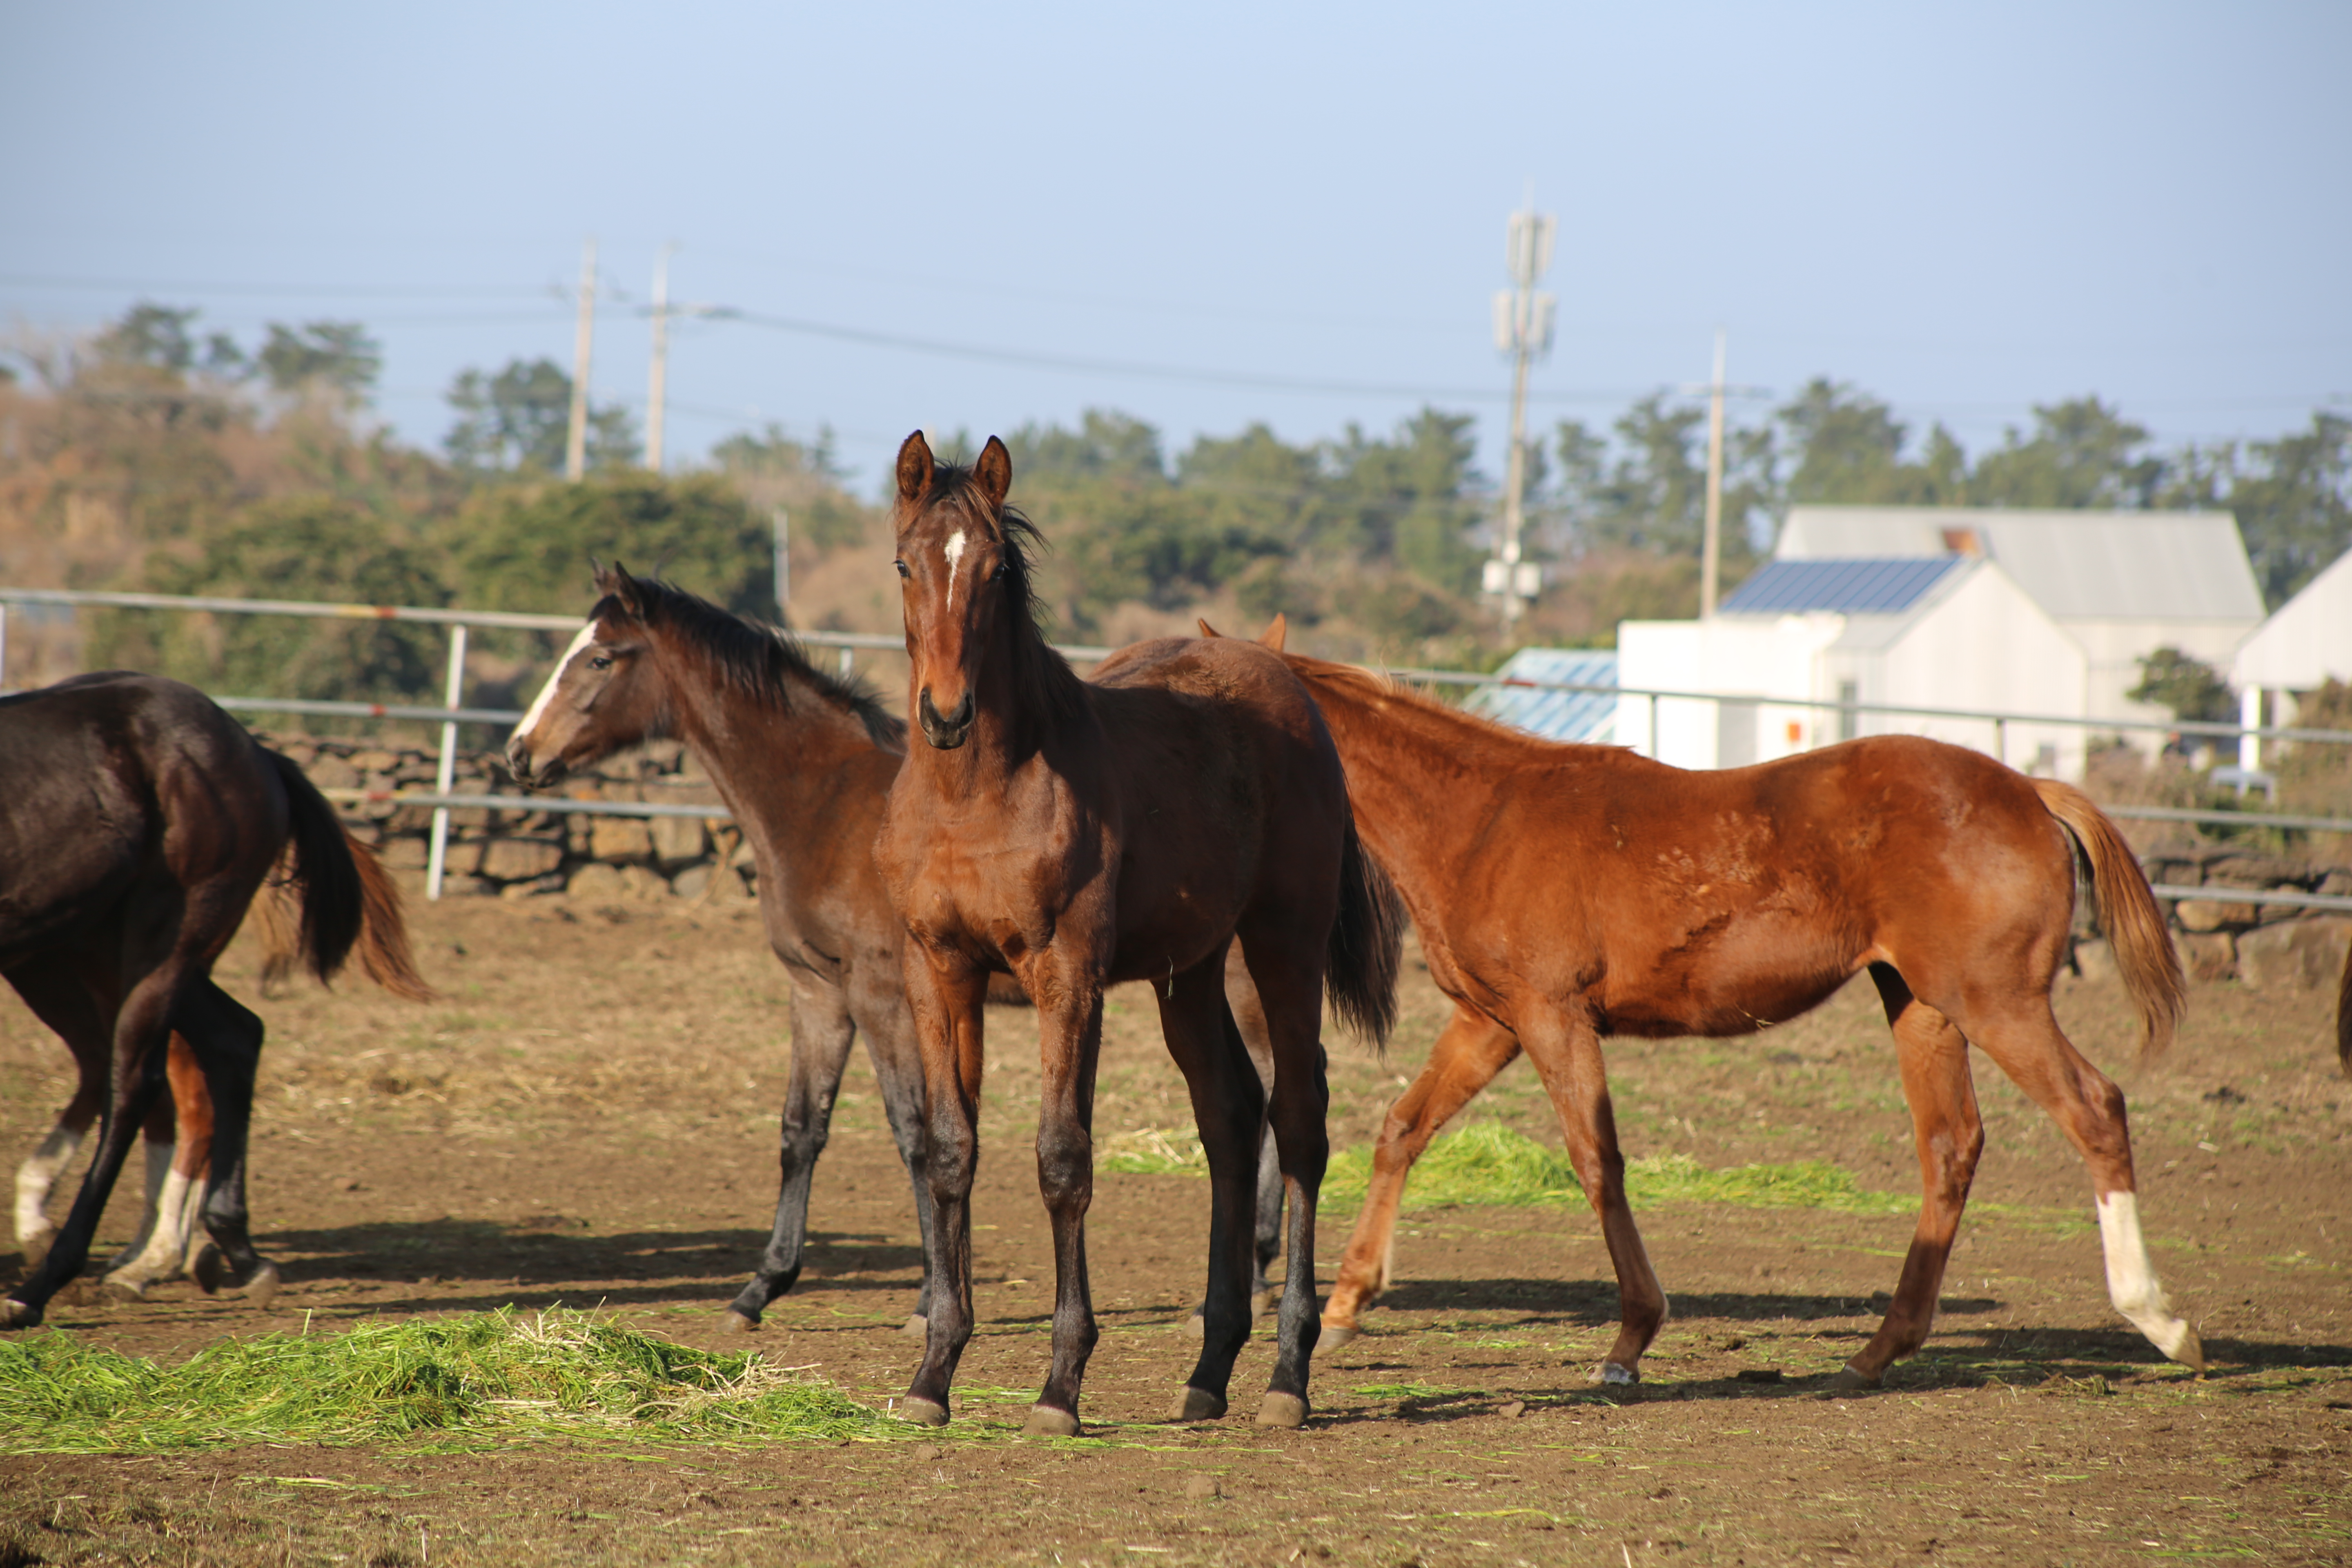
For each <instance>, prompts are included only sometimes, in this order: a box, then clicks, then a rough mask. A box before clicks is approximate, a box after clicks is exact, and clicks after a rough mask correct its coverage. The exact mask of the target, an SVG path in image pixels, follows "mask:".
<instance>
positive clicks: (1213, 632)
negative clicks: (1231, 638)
mask: <svg viewBox="0 0 2352 1568" xmlns="http://www.w3.org/2000/svg"><path fill="white" fill-rule="evenodd" d="M1192 624H1193V625H1194V626H1198V627H1200V628H1201V635H1202V637H1223V636H1224V635H1225V634H1224V633H1223V632H1221V631H1219V630H1218V629H1217V628H1216V627H1214V626H1211V625H1210V624H1209V617H1208V616H1193V617H1192Z"/></svg>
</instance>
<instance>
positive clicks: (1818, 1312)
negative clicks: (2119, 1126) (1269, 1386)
mask: <svg viewBox="0 0 2352 1568" xmlns="http://www.w3.org/2000/svg"><path fill="white" fill-rule="evenodd" d="M1667 1300H1669V1302H1671V1304H1672V1309H1673V1313H1674V1316H1675V1318H1676V1319H1680V1320H1685V1321H1687V1320H1690V1319H1695V1318H1706V1319H1723V1320H1726V1321H1730V1322H1735V1323H1748V1322H1753V1323H1763V1322H1769V1321H1773V1320H1775V1319H1779V1318H1806V1319H1814V1318H1842V1317H1852V1316H1854V1315H1857V1314H1862V1313H1877V1312H1883V1311H1885V1309H1886V1303H1887V1300H1888V1297H1887V1295H1886V1293H1885V1292H1884V1291H1875V1292H1871V1293H1867V1294H1838V1295H1829V1294H1816V1293H1811V1292H1801V1291H1786V1290H1674V1291H1669V1292H1668V1293H1667ZM1380 1306H1381V1308H1386V1309H1391V1310H1396V1311H1405V1312H1517V1313H1519V1314H1520V1315H1521V1318H1522V1320H1523V1321H1525V1322H1526V1323H1527V1324H1528V1326H1530V1327H1533V1326H1537V1325H1539V1324H1560V1323H1566V1324H1573V1325H1574V1326H1576V1327H1579V1328H1590V1329H1598V1328H1605V1327H1609V1326H1611V1325H1613V1324H1614V1323H1615V1322H1616V1321H1617V1315H1618V1294H1617V1284H1616V1281H1614V1280H1609V1279H1411V1280H1406V1281H1403V1282H1402V1283H1399V1284H1395V1285H1391V1286H1390V1287H1389V1289H1386V1290H1384V1291H1382V1292H1381V1299H1380ZM1999 1307H2000V1302H1999V1301H1998V1300H1994V1299H1992V1298H1990V1297H1985V1296H1946V1297H1944V1298H1942V1299H1941V1300H1940V1301H1939V1303H1938V1305H1937V1317H1938V1318H1939V1319H1941V1318H1944V1317H1948V1316H1952V1315H1955V1314H1957V1315H1962V1316H1965V1315H1968V1314H1971V1313H1980V1312H1990V1311H1993V1310H1998V1309H1999ZM1494 1326H1495V1327H1497V1328H1502V1327H1507V1326H1509V1325H1507V1324H1501V1323H1498V1324H1496V1325H1494Z"/></svg>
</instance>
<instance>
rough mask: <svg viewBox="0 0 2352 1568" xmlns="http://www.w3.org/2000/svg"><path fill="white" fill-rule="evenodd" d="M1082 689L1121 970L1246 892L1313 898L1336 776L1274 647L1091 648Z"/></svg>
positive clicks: (1202, 936)
mask: <svg viewBox="0 0 2352 1568" xmlns="http://www.w3.org/2000/svg"><path fill="white" fill-rule="evenodd" d="M1087 689H1088V692H1089V694H1090V696H1091V699H1092V702H1093V706H1094V709H1095V712H1096V717H1097V721H1098V723H1099V725H1100V727H1101V731H1102V734H1103V738H1104V741H1105V742H1106V745H1105V755H1106V757H1107V758H1108V760H1109V763H1110V765H1109V767H1108V769H1107V770H1106V773H1105V780H1104V782H1105V784H1106V785H1107V786H1108V789H1107V791H1106V793H1107V794H1108V795H1111V796H1112V797H1114V800H1115V816H1114V819H1113V820H1114V822H1115V827H1116V833H1117V837H1118V843H1119V870H1118V909H1119V918H1118V926H1119V943H1118V945H1119V949H1120V956H1119V958H1118V959H1116V960H1114V967H1115V969H1116V970H1118V971H1120V972H1122V977H1124V972H1125V971H1129V970H1132V971H1133V972H1134V973H1136V974H1144V973H1147V972H1150V973H1159V972H1160V969H1161V968H1162V967H1163V966H1164V964H1165V963H1167V962H1168V956H1167V955H1170V954H1173V953H1180V952H1184V951H1185V950H1186V949H1188V948H1190V947H1191V946H1192V945H1194V944H1195V941H1194V939H1195V936H1196V934H1197V935H1198V937H1199V940H1201V941H1214V940H1222V938H1223V935H1224V933H1225V932H1226V931H1231V930H1232V929H1233V926H1234V922H1235V921H1237V920H1238V919H1239V918H1240V915H1241V913H1242V911H1243V910H1244V909H1245V908H1248V907H1250V906H1252V905H1253V904H1256V903H1261V902H1265V901H1271V902H1273V903H1276V904H1279V905H1284V906H1295V907H1303V908H1311V907H1313V906H1314V905H1316V904H1317V903H1318V902H1320V901H1327V900H1328V897H1329V896H1330V889H1335V888H1336V887H1337V885H1338V877H1339V862H1338V856H1339V841H1340V829H1339V826H1338V825H1339V823H1340V822H1341V821H1343V820H1344V818H1345V815H1346V811H1347V804H1346V802H1347V792H1346V784H1345V780H1344V775H1343V774H1342V773H1341V771H1340V767H1339V754H1338V752H1337V751H1336V750H1335V749H1334V748H1333V746H1332V742H1331V738H1330V735H1329V733H1328V731H1327V730H1326V729H1325V727H1324V724H1323V719H1322V715H1321V713H1320V712H1319V711H1318V710H1317V708H1316V706H1315V702H1314V699H1313V698H1312V697H1311V696H1310V695H1309V694H1308V692H1307V689H1306V687H1305V685H1304V684H1303V683H1301V682H1300V680H1299V679H1298V678H1297V676H1296V675H1295V674H1293V673H1292V671H1291V670H1290V668H1289V667H1288V666H1286V664H1285V663H1284V662H1283V660H1282V658H1281V657H1280V656H1279V655H1276V654H1275V653H1274V652H1272V651H1271V650H1269V649H1266V648H1264V647H1259V646H1258V645H1257V644H1255V643H1251V642H1243V641H1239V640H1236V639H1233V638H1214V639H1204V638H1195V637H1165V638H1159V639H1156V640H1154V641H1150V642H1145V643H1139V644H1137V645H1135V646H1134V647H1129V648H1125V649H1122V650H1120V651H1119V652H1118V654H1116V655H1114V656H1113V657H1112V658H1110V659H1108V660H1107V661H1105V663H1104V665H1103V666H1102V667H1101V668H1099V669H1098V670H1097V673H1096V677H1095V679H1093V680H1092V681H1090V682H1088V683H1087ZM1327 850H1328V853H1325V851H1327ZM1327 861H1328V864H1326V862H1327ZM1176 962H1177V963H1178V966H1179V967H1182V966H1183V964H1184V963H1186V962H1187V960H1186V959H1184V958H1181V957H1180V958H1178V959H1177V960H1176Z"/></svg>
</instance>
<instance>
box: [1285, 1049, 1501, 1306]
mask: <svg viewBox="0 0 2352 1568" xmlns="http://www.w3.org/2000/svg"><path fill="white" fill-rule="evenodd" d="M1518 1054H1519V1041H1518V1037H1517V1036H1516V1035H1514V1034H1512V1033H1511V1032H1510V1031H1509V1030H1508V1029H1506V1028H1504V1027H1503V1026H1501V1025H1500V1024H1497V1023H1496V1022H1495V1021H1494V1020H1493V1019H1491V1018H1489V1017H1487V1016H1486V1015H1485V1014H1483V1013H1475V1012H1473V1011H1472V1010H1471V1009H1469V1008H1467V1007H1465V1006H1462V1005H1459V1004H1456V1005H1455V1006H1454V1016H1453V1017H1452V1018H1451V1019H1449V1020H1448V1021H1447V1023H1446V1026H1445V1028H1444V1031H1443V1032H1442V1033H1440V1034H1439V1035H1438V1037H1437V1043H1436V1044H1435V1045H1434V1046H1432V1047H1430V1051H1429V1061H1428V1064H1427V1065H1426V1066H1424V1067H1423V1068H1422V1069H1421V1076H1420V1077H1418V1078H1416V1079H1413V1081H1412V1087H1411V1088H1409V1089H1406V1090H1405V1091H1404V1093H1402V1095H1400V1096H1398V1097H1397V1101H1396V1103H1395V1104H1394V1105H1392V1106H1391V1107H1389V1113H1388V1116H1387V1118H1386V1120H1384V1121H1382V1122H1381V1137H1380V1142H1379V1143H1378V1144H1377V1145H1375V1146H1374V1148H1373V1150H1372V1180H1371V1186H1370V1191H1368V1192H1367V1193H1365V1194H1364V1211H1363V1213H1362V1214H1360V1215H1358V1216H1357V1218H1356V1231H1355V1235H1354V1236H1352V1237H1349V1241H1348V1250H1347V1252H1346V1253H1345V1255H1343V1256H1342V1257H1341V1258H1340V1259H1339V1279H1338V1280H1337V1281H1336V1282H1335V1283H1334V1284H1333V1285H1332V1287H1331V1299H1330V1300H1328V1301H1327V1302H1326V1303H1325V1304H1324V1307H1323V1332H1324V1335H1325V1338H1326V1341H1327V1342H1328V1343H1329V1344H1331V1345H1332V1346H1334V1347H1337V1346H1339V1345H1344V1344H1346V1343H1347V1342H1349V1340H1352V1339H1354V1338H1355V1337H1356V1336H1357V1335H1358V1334H1359V1333H1360V1332H1362V1329H1361V1327H1360V1324H1359V1323H1358V1322H1357V1314H1358V1313H1360V1312H1361V1311H1362V1310H1364V1309H1365V1308H1366V1307H1369V1306H1370V1305H1371V1304H1372V1302H1373V1301H1374V1300H1377V1299H1378V1298H1379V1296H1380V1293H1381V1291H1382V1290H1385V1289H1388V1283H1389V1270H1390V1268H1391V1266H1392V1264H1393V1262H1394V1258H1395V1252H1396V1219H1397V1207H1398V1205H1400V1204H1401V1203H1402V1202H1403V1199H1404V1182H1405V1177H1406V1176H1407V1175H1408V1174H1409V1173H1411V1172H1412V1163H1413V1162H1414V1161H1415V1160H1418V1159H1420V1158H1421V1155H1422V1152H1423V1150H1425V1149H1427V1148H1428V1147H1429V1141H1430V1140H1431V1139H1433V1138H1434V1137H1436V1136H1437V1131H1438V1129H1439V1128H1441V1127H1444V1125H1445V1124H1446V1122H1448V1121H1452V1120H1453V1118H1454V1113H1455V1112H1456V1111H1458V1110H1461V1109H1462V1108H1463V1107H1464V1106H1465V1105H1467V1104H1469V1103H1470V1101H1471V1100H1474V1099H1475V1098H1476V1097H1477V1095H1478V1092H1479V1091H1480V1090H1481V1089H1485V1088H1486V1086H1487V1085H1488V1084H1490V1083H1492V1082H1494V1081H1495V1075H1496V1074H1497V1073H1499V1072H1501V1071H1502V1070H1503V1069H1504V1068H1507V1067H1508V1066H1510V1065H1511V1062H1512V1061H1513V1060H1514V1059H1515V1058H1517V1056H1518Z"/></svg>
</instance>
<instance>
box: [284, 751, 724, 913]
mask: <svg viewBox="0 0 2352 1568" xmlns="http://www.w3.org/2000/svg"><path fill="white" fill-rule="evenodd" d="M261 740H262V742H263V743H264V744H265V745H268V746H271V747H273V748H275V749H276V750H278V751H280V752H285V753H286V755H288V756H289V757H291V758H293V759H294V761H295V762H297V763H299V764H301V767H302V769H303V771H304V772H305V773H308V774H309V775H310V780H311V782H312V783H314V784H318V785H319V786H320V788H322V789H361V790H367V791H370V792H384V793H388V792H391V791H394V790H411V791H418V792H429V791H431V790H432V788H433V785H434V780H435V773H436V765H437V763H436V754H435V753H434V752H431V751H428V750H425V749H424V748H422V747H394V746H386V745H384V744H383V743H382V742H373V741H344V740H335V739H326V740H320V739H316V738H313V737H310V736H300V735H271V734H264V735H262V736H261ZM513 790H514V783H513V781H512V780H511V779H510V778H509V777H508V775H507V771H506V765H505V763H503V762H502V761H501V760H500V759H499V754H498V753H497V752H490V751H486V752H472V753H467V754H461V755H460V756H459V758H458V759H457V773H456V776H455V780H454V782H453V784H452V785H451V788H450V793H451V794H453V795H491V794H511V793H512V792H513ZM560 799H569V800H591V801H615V802H620V801H626V802H655V803H660V804H664V805H709V806H710V807H712V809H713V812H714V815H713V816H710V817H707V818H706V817H697V816H655V817H642V816H601V815H598V816H587V815H581V814H567V813H565V812H563V811H562V810H561V809H550V806H551V805H552V804H553V803H554V802H555V801H557V800H560ZM341 810H342V812H343V814H344V816H345V817H346V819H347V820H349V821H350V822H351V823H352V832H353V834H354V835H355V836H356V837H358V838H359V839H360V840H361V841H362V842H363V843H366V844H368V845H370V846H372V847H373V848H374V849H375V851H376V853H377V854H378V855H379V856H381V857H383V861H384V863H385V864H386V865H387V866H389V867H391V868H393V869H394V870H395V871H398V872H401V873H404V874H405V875H408V876H411V877H421V876H422V875H423V873H424V871H425V860H426V857H427V855H428V853H429V851H430V844H431V837H432V832H433V809H432V808H431V807H430V806H422V805H399V804H397V803H394V802H392V801H385V800H376V801H362V802H357V803H345V804H344V805H342V806H341ZM753 879H754V871H753V868H752V864H751V853H750V851H749V849H748V848H746V847H744V845H743V842H742V835H741V834H740V833H738V832H737V831H736V830H735V829H734V827H733V826H732V825H731V824H730V823H729V822H728V821H727V818H726V815H725V810H724V808H723V807H721V806H720V805H719V796H718V795H717V793H716V792H714V791H713V790H712V789H711V787H710V781H709V779H708V778H706V777H704V776H703V774H702V773H701V772H700V771H699V770H698V769H697V768H696V767H695V766H694V763H693V759H692V758H690V757H688V756H687V755H686V752H685V748H684V747H682V746H679V745H678V744H677V742H656V743H654V744H652V745H649V746H646V747H643V748H641V749H639V750H638V751H636V752H631V753H629V754H628V755H625V756H621V757H615V758H614V759H612V760H611V761H609V762H607V763H604V764H603V765H601V766H599V767H597V768H593V769H591V770H588V771H586V772H583V773H574V774H572V775H571V776H570V777H568V778H566V779H565V780H564V782H563V784H562V786H561V787H560V788H559V789H557V790H556V791H554V792H552V793H551V795H542V796H534V797H531V803H530V806H529V807H528V808H527V809H522V810H516V811H493V810H490V809H488V808H487V807H481V806H462V807H454V808H452V809H451V811H450V813H449V847H448V856H447V859H446V863H445V869H444V872H443V876H442V883H441V892H442V896H443V897H444V898H467V897H499V898H530V897H536V896H540V895H543V894H555V893H568V894H570V895H571V896H572V897H573V898H575V899H586V900H591V901H593V902H597V903H625V902H646V903H652V902H658V901H659V900H667V899H678V898H684V899H691V900H696V901H698V902H711V901H722V900H744V899H748V898H750V897H751V896H752V888H751V884H752V881H753Z"/></svg>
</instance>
